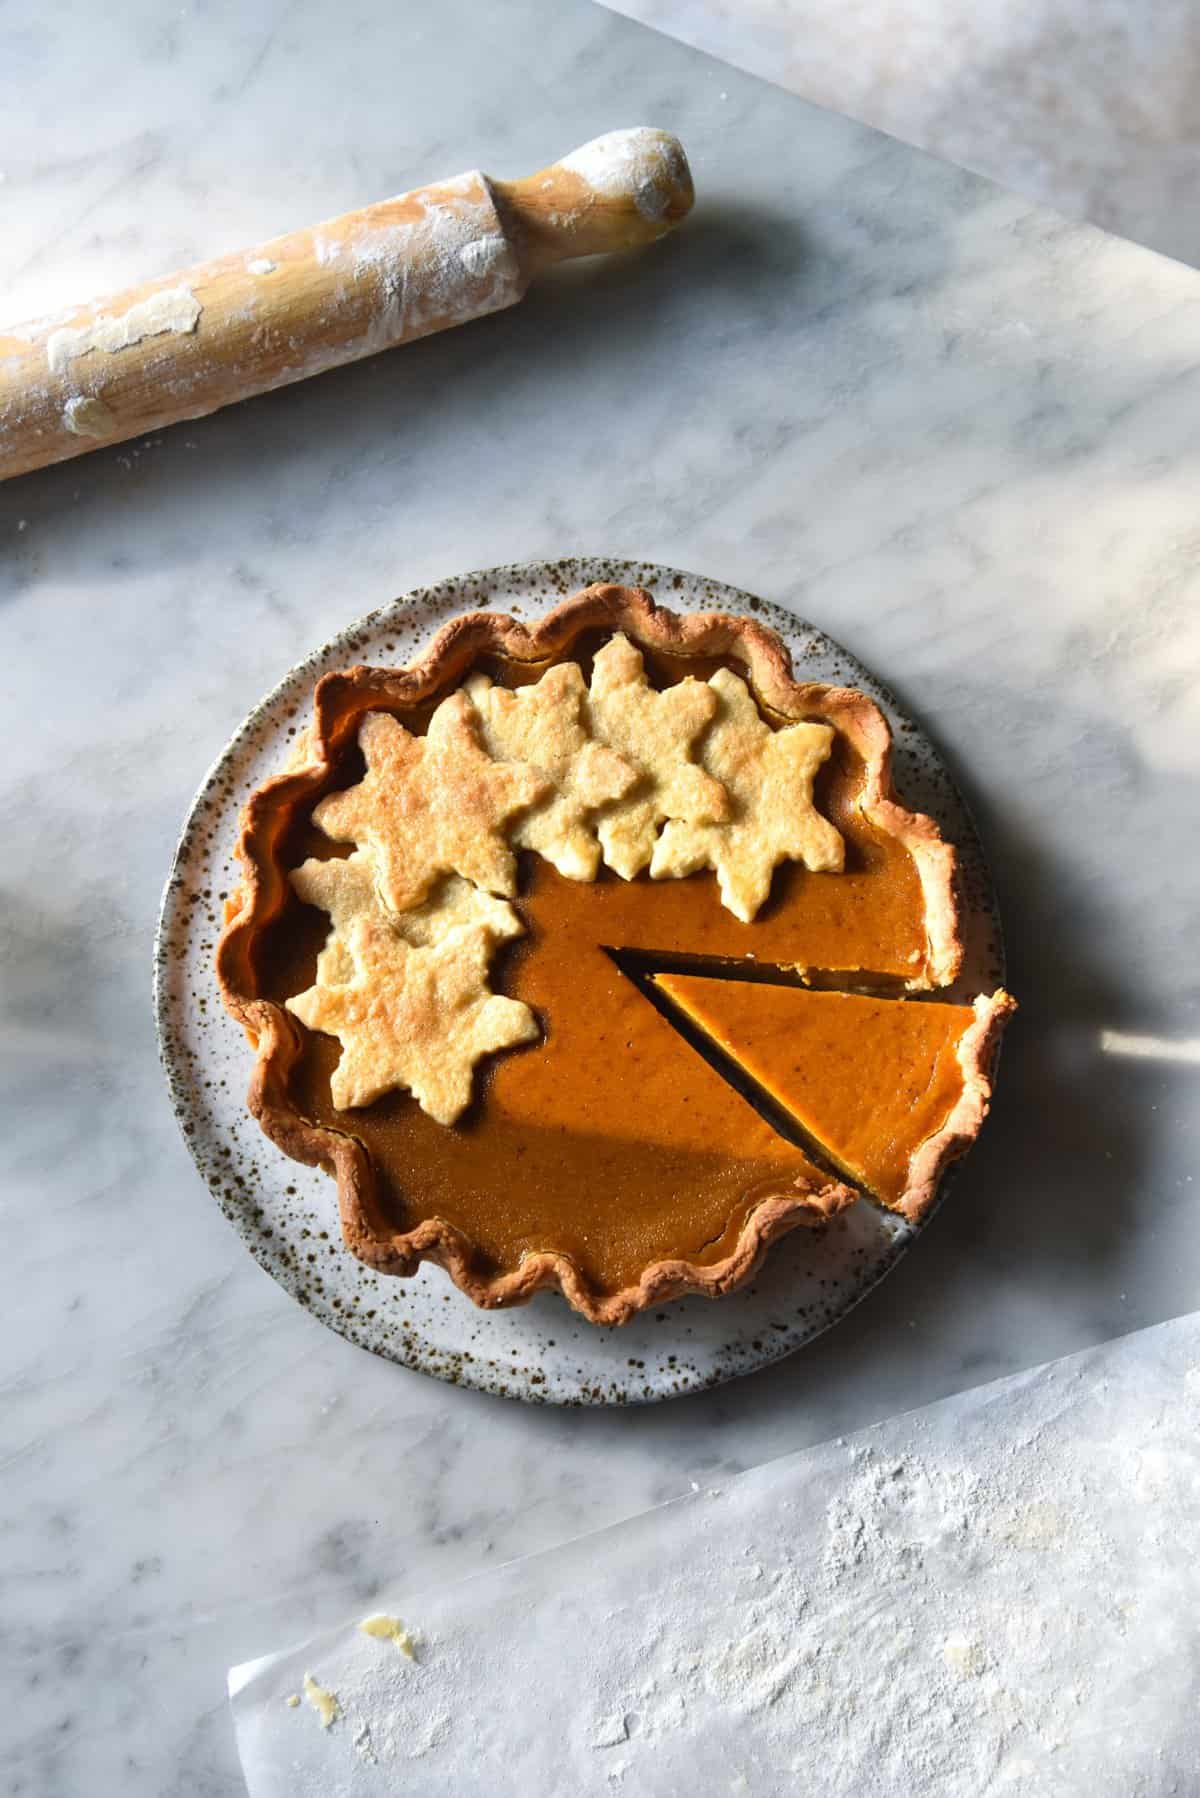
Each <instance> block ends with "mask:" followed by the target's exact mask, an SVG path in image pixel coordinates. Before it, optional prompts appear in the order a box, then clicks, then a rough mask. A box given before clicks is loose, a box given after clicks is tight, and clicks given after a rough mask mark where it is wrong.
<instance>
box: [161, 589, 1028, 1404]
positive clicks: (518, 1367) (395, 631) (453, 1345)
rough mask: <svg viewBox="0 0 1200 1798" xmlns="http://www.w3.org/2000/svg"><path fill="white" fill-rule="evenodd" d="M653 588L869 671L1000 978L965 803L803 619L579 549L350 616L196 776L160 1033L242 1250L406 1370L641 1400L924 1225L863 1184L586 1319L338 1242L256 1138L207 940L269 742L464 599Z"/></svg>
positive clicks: (243, 1066)
mask: <svg viewBox="0 0 1200 1798" xmlns="http://www.w3.org/2000/svg"><path fill="white" fill-rule="evenodd" d="M597 580H611V581H620V582H623V583H626V584H629V585H640V586H644V587H648V588H650V589H651V590H652V591H653V592H654V593H655V594H656V596H657V597H659V598H660V599H662V600H664V601H665V602H666V603H667V604H669V605H672V606H675V607H677V608H678V609H679V610H681V611H690V610H693V609H697V608H714V607H715V608H717V609H719V610H722V611H729V612H740V613H746V612H753V613H755V614H756V615H757V616H758V617H760V618H761V619H762V620H763V621H764V622H765V623H767V624H770V625H772V626H773V627H774V628H775V630H777V631H778V632H779V633H780V635H781V636H782V637H783V638H784V640H785V642H786V643H787V644H788V646H789V647H790V649H791V651H792V654H793V657H794V658H795V660H796V663H797V665H798V667H800V668H801V669H802V671H803V675H804V677H805V678H806V679H812V680H822V681H830V682H837V683H844V684H847V685H851V686H857V687H862V688H865V689H866V691H867V692H869V693H870V694H872V696H873V697H874V698H875V699H877V700H878V701H879V703H880V704H881V705H882V706H883V708H884V710H885V711H886V712H887V714H888V716H889V718H890V719H891V722H892V725H893V728H894V729H895V732H896V741H897V753H896V779H897V786H898V788H899V790H900V793H901V794H902V796H903V797H904V798H905V799H906V800H907V801H908V802H909V803H910V804H912V805H914V806H916V807H919V808H920V809H922V810H926V811H928V812H930V813H931V814H932V815H933V817H935V818H936V819H937V820H938V822H939V824H940V825H941V826H942V828H943V830H944V831H945V833H946V835H947V836H948V837H949V839H950V841H951V842H953V843H956V844H957V845H958V846H959V849H960V852H961V854H962V858H963V865H964V883H963V890H964V893H965V895H966V899H967V909H968V913H969V917H968V924H969V929H968V945H967V958H966V965H965V967H964V972H963V978H962V980H961V981H960V983H959V988H958V989H956V991H961V993H962V994H963V995H967V994H970V993H974V992H979V991H981V990H985V989H990V988H991V987H992V986H994V985H995V984H997V983H998V981H999V979H1000V977H1001V974H1002V967H1001V951H1000V933H999V928H998V924H997V921H996V914H995V903H994V897H993V894H992V890H991V884H990V881H989V879H988V875H987V870H986V868H985V866H984V863H983V860H982V857H981V855H980V853H979V847H978V843H977V840H976V837H975V833H974V831H973V829H972V826H971V823H970V820H969V819H968V817H967V815H966V812H965V810H964V807H963V804H962V801H961V799H960V798H959V796H958V794H957V792H956V791H955V788H954V784H953V782H952V780H951V779H950V776H949V774H948V773H947V771H946V769H945V767H944V766H943V764H942V762H941V761H940V759H939V757H938V754H937V752H936V750H935V749H934V747H933V745H932V744H931V743H930V742H929V741H928V740H927V738H926V737H925V736H924V735H923V734H922V732H921V731H920V730H919V729H918V728H917V726H916V725H915V724H913V723H912V721H911V720H909V719H907V718H905V717H904V715H903V714H902V713H901V712H900V711H899V710H898V709H897V707H896V704H895V702H894V700H893V699H892V697H891V695H890V694H888V693H887V692H886V691H885V690H884V689H882V688H881V687H880V686H879V684H878V682H877V681H875V680H874V679H873V678H872V677H871V676H870V675H869V674H868V673H867V672H866V670H865V669H864V668H862V667H861V666H860V665H859V664H858V663H857V662H855V661H854V659H853V657H851V656H849V655H847V654H846V652H845V651H844V650H842V649H840V648H839V647H838V646H837V644H836V643H833V642H831V641H830V639H829V638H828V637H826V636H823V635H822V634H821V632H819V631H817V630H815V629H814V628H813V626H812V625H809V624H805V623H803V622H802V621H801V620H799V619H797V618H795V617H794V616H792V614H791V613H789V612H785V611H782V610H781V609H780V608H779V607H777V606H772V605H767V604H765V603H764V602H763V601H761V600H758V599H754V598H752V597H751V596H750V595H749V594H746V593H740V592H738V591H737V590H736V589H735V588H731V587H725V586H722V585H720V584H719V583H717V582H714V581H706V580H703V579H701V578H700V577H698V576H696V575H690V574H682V573H679V572H677V571H676V570H674V569H668V568H659V567H656V566H653V565H651V564H645V563H635V562H621V561H615V562H602V561H599V560H594V559H573V560H569V561H563V562H553V563H532V564H528V565H517V566H512V567H508V568H495V569H489V570H486V571H484V572H483V573H481V574H470V575H465V576H462V577H459V578H457V579H453V580H447V581H443V582H441V583H440V584H439V585H438V586H436V587H426V588H422V589H420V590H419V591H417V592H415V593H410V594H407V595H405V597H404V598H402V599H397V600H394V601H393V602H392V603H391V604H390V605H387V606H383V607H382V608H381V609H380V610H379V611H378V612H372V613H371V614H369V616H368V617H366V618H362V619H360V620H359V621H358V623H356V624H353V625H351V626H350V627H349V628H348V629H347V630H345V631H343V632H342V634H341V635H340V636H338V637H335V638H334V639H333V641H332V642H331V643H328V644H326V645H325V647H324V648H323V649H318V650H316V651H315V652H314V653H313V654H312V655H310V656H308V657H306V659H305V660H304V661H302V662H300V663H298V664H297V666H296V667H295V668H293V669H292V671H291V673H290V674H288V675H287V677H286V678H285V679H284V680H283V681H282V682H281V683H280V684H279V686H277V687H276V688H275V690H274V692H273V693H270V694H268V695H267V697H266V698H265V699H264V700H263V701H262V702H261V704H259V705H258V706H256V707H255V709H254V711H253V712H251V714H250V716H249V718H247V720H246V722H245V723H244V724H243V725H242V727H241V729H240V730H239V731H238V732H237V734H236V736H235V737H234V738H233V740H232V742H231V743H230V744H229V746H228V747H227V748H226V749H225V751H224V752H223V754H222V755H221V756H220V758H219V759H218V761H217V762H216V764H215V766H214V767H213V769H212V770H211V772H210V773H209V775H208V776H207V778H206V779H205V781H204V784H203V786H202V787H201V789H200V792H199V794H198V795H197V797H196V800H195V803H194V804H193V806H192V808H191V811H190V812H189V814H188V819H187V822H186V824H185V825H184V829H183V834H182V836H181V838H180V842H179V848H178V850H177V852H176V856H175V862H174V865H173V867H172V869H171V874H170V878H169V879H168V881H167V886H166V891H165V892H164V894H163V903H162V914H161V917H160V920H159V931H158V939H157V942H156V945H155V997H156V1004H157V1014H158V1030H159V1043H160V1048H161V1053H162V1060H163V1066H164V1068H165V1070H166V1076H167V1083H168V1086H169V1087H170V1091H171V1099H172V1103H173V1104H174V1107H175V1112H176V1116H177V1117H178V1119H179V1122H180V1126H181V1128H182V1130H183V1132H184V1135H185V1137H186V1139H187V1143H188V1147H189V1148H190V1150H191V1152H192V1155H193V1157H194V1159H195V1162H196V1165H197V1167H198V1168H199V1169H200V1172H201V1173H202V1174H203V1176H204V1178H205V1180H206V1181H207V1182H208V1185H209V1188H210V1189H211V1191H212V1194H213V1196H214V1198H215V1199H216V1200H217V1203H218V1204H219V1205H220V1207H221V1209H222V1211H223V1212H224V1213H225V1215H226V1217H227V1218H228V1219H229V1221H230V1222H231V1223H232V1224H233V1226H234V1228H235V1229H236V1230H237V1231H238V1233H239V1235H240V1236H241V1237H242V1239H243V1241H244V1242H245V1243H246V1245H247V1247H248V1248H249V1249H250V1252H251V1253H252V1254H253V1255H254V1257H255V1259H256V1260H257V1261H258V1262H259V1263H260V1264H261V1265H262V1266H263V1267H265V1268H266V1270H267V1272H268V1273H269V1274H271V1275H272V1276H273V1277H274V1278H275V1279H276V1280H278V1281H279V1283H280V1285H281V1286H283V1287H285V1288H286V1290H287V1291H288V1292H290V1293H291V1294H292V1296H293V1297H294V1298H296V1299H298V1300H299V1302H300V1303H301V1304H302V1305H304V1306H306V1307H307V1308H308V1310H310V1311H311V1312H312V1313H313V1314H314V1316H316V1317H319V1318H320V1319H321V1321H322V1323H326V1324H328V1325H329V1326H330V1328H331V1329H334V1330H338V1331H340V1332H341V1334H342V1335H343V1336H348V1337H349V1338H350V1340H351V1341H352V1342H357V1343H359V1344H360V1345H361V1346H362V1347H363V1348H366V1349H370V1350H372V1352H373V1353H375V1354H378V1355H386V1356H388V1357H390V1358H391V1359H392V1360H394V1361H399V1362H402V1363H403V1364H404V1365H405V1366H406V1367H413V1368H417V1369H419V1370H420V1371H421V1372H422V1373H429V1374H434V1375H435V1376H436V1377H437V1378H439V1379H443V1380H449V1381H450V1382H452V1383H453V1384H456V1385H464V1386H475V1387H478V1388H480V1389H481V1390H482V1391H486V1392H496V1393H502V1394H504V1395H505V1396H507V1397H510V1398H520V1399H525V1400H527V1401H529V1402H532V1403H538V1404H639V1403H647V1402H650V1401H653V1400H655V1399H663V1398H671V1397H674V1396H675V1395H676V1394H677V1393H682V1392H692V1391H695V1390H696V1389H697V1388H699V1387H704V1386H714V1385H717V1384H718V1383H719V1382H720V1381H722V1380H729V1379H733V1378H734V1377H735V1376H736V1375H738V1374H743V1373H748V1372H750V1371H751V1370H752V1369H754V1368H757V1367H762V1366H764V1365H765V1364H766V1363H768V1362H770V1361H775V1360H778V1359H779V1357H780V1356H782V1355H786V1354H790V1353H791V1351H792V1350H793V1349H797V1348H799V1347H800V1346H801V1345H802V1344H803V1343H806V1342H810V1341H811V1340H812V1339H813V1337H814V1336H817V1335H819V1334H820V1332H821V1331H822V1330H825V1329H827V1328H828V1327H829V1325H830V1324H832V1323H834V1322H836V1320H837V1319H838V1318H839V1317H842V1316H844V1314H845V1313H846V1312H847V1311H848V1310H849V1309H850V1307H851V1306H852V1305H854V1304H855V1303H856V1302H857V1301H858V1300H859V1299H860V1298H862V1296H863V1295H864V1293H866V1292H868V1291H869V1290H870V1288H871V1287H872V1286H874V1285H875V1283H876V1281H877V1280H879V1279H881V1278H882V1276H883V1275H884V1274H885V1273H886V1272H887V1271H888V1269H889V1268H890V1267H891V1266H892V1265H893V1264H894V1263H895V1262H896V1260H897V1259H898V1258H899V1257H900V1255H901V1254H903V1252H904V1250H905V1249H906V1248H907V1247H908V1246H909V1244H910V1243H911V1242H912V1240H913V1238H914V1237H915V1236H916V1235H917V1234H918V1233H919V1232H918V1231H917V1230H916V1229H914V1228H912V1227H911V1226H909V1225H906V1224H903V1223H901V1222H900V1221H899V1220H897V1219H896V1218H893V1217H891V1216H889V1215H887V1214H886V1213H884V1212H882V1211H880V1210H878V1209H877V1208H876V1207H874V1206H873V1205H870V1204H868V1203H866V1202H863V1203H860V1204H858V1205H855V1206H853V1207H852V1209H851V1210H850V1211H849V1212H847V1213H845V1214H844V1215H843V1216H842V1217H840V1218H838V1219H837V1220H836V1221H835V1222H834V1223H833V1224H832V1225H831V1226H830V1227H829V1228H828V1229H827V1230H826V1231H824V1232H820V1233H815V1234H814V1233H812V1232H810V1231H808V1230H797V1231H795V1232H794V1233H793V1234H792V1235H791V1236H789V1237H786V1238H785V1239H784V1240H783V1241H782V1242H779V1243H777V1244H776V1245H775V1247H774V1248H772V1250H771V1251H770V1254H769V1255H768V1257H767V1260H766V1263H765V1265H764V1267H763V1269H762V1271H761V1273H760V1274H759V1275H758V1277H757V1278H756V1280H755V1281H754V1283H753V1284H752V1285H751V1286H748V1287H747V1288H745V1290H744V1291H742V1292H739V1293H735V1294H733V1295H732V1296H731V1297H729V1298H724V1299H720V1300H718V1301H716V1302H713V1301H712V1300H706V1299H698V1298H690V1299H682V1300H679V1301H677V1302H675V1303H673V1304H669V1305H665V1306H664V1307H663V1308H662V1309H661V1310H659V1311H653V1312H649V1313H644V1314H642V1315H640V1316H639V1317H637V1318H636V1319H635V1320H634V1321H633V1322H632V1323H630V1324H627V1325H626V1326H625V1327H624V1328H623V1329H620V1330H602V1329H597V1328H595V1327H594V1326H593V1325H591V1324H588V1323H585V1322H584V1321H583V1320H582V1319H581V1318H579V1317H578V1316H577V1315H576V1314H575V1312H573V1311H571V1310H570V1309H569V1308H568V1306H567V1305H566V1304H565V1302H564V1301H563V1300H562V1299H561V1298H559V1297H558V1295H557V1294H553V1293H540V1294H539V1295H538V1296H537V1297H536V1298H535V1299H534V1300H533V1302H532V1303H531V1304H529V1305H527V1306H524V1307H522V1308H519V1309H516V1310H513V1311H493V1312H484V1311H479V1310H477V1309H476V1308H475V1306H473V1305H472V1304H471V1302H470V1300H469V1299H467V1298H465V1297H464V1296H463V1294H461V1293H460V1292H459V1291H458V1290H457V1288H456V1287H454V1286H453V1285H452V1284H451V1283H450V1281H449V1279H448V1278H447V1276H446V1275H445V1274H444V1273H443V1272H442V1271H441V1269H440V1268H437V1267H430V1266H425V1267H422V1268H421V1270H420V1271H419V1273H418V1274H417V1275H416V1277H415V1278H413V1279H411V1280H399V1279H394V1278H389V1277H387V1276H385V1275H381V1274H377V1273H374V1272H373V1271H372V1270H371V1269H370V1268H367V1267H364V1266H363V1265H362V1263H361V1262H359V1261H356V1260H355V1259H354V1257H353V1256H352V1255H349V1254H348V1253H347V1252H346V1251H345V1249H343V1247H342V1244H341V1236H340V1231H339V1228H338V1218H337V1205H336V1199H335V1194H334V1187H333V1183H332V1181H331V1180H330V1179H328V1178H327V1177H326V1176H325V1175H324V1174H321V1173H320V1172H318V1171H317V1170H316V1169H314V1168H307V1167H302V1166H300V1164H299V1163H297V1162H294V1161H289V1160H288V1159H287V1158H286V1156H284V1155H283V1154H282V1153H281V1152H280V1151H279V1150H278V1149H276V1148H275V1147H274V1145H273V1144H272V1143H270V1142H268V1140H267V1138H266V1137H265V1136H263V1135H262V1134H261V1132H260V1131H259V1129H258V1126H257V1124H255V1123H254V1121H253V1119H252V1118H251V1117H250V1116H249V1114H248V1113H247V1112H246V1110H245V1108H244V1104H243V1094H244V1092H245V1088H246V1083H247V1080H248V1078H249V1072H250V1052H249V1049H248V1048H247V1045H246V1041H245V1038H244V1037H243V1035H242V1032H241V1031H240V1029H239V1028H238V1027H237V1025H236V1024H234V1023H233V1022H232V1020H231V1019H230V1018H229V1017H227V1015H226V1013H225V1011H224V1010H223V1008H222V1005H221V1001H220V997H219V995H218V993H217V988H216V983H215V979H214V976H213V950H214V946H215V943H216V939H217V935H218V933H219V930H220V923H221V904H222V898H223V895H224V893H225V892H226V891H227V890H228V889H229V887H230V886H231V885H232V882H233V873H234V871H233V865H232V861H231V851H232V847H233V844H234V841H235V839H236V836H237V825H238V814H239V812H240V810H241V807H242V805H243V803H244V801H245V799H246V797H247V795H248V794H249V793H250V792H251V791H252V790H253V788H254V787H256V786H257V785H258V784H259V783H260V781H262V780H263V779H264V778H265V777H266V776H267V775H268V774H270V773H272V772H273V771H274V770H275V769H276V768H277V767H278V766H279V764H280V762H281V761H282V760H283V757H284V755H285V753H286V751H287V747H288V745H289V743H290V741H291V739H292V737H294V735H295V734H296V731H297V729H298V728H299V726H300V724H301V723H302V722H303V720H304V717H305V714H306V713H307V710H308V707H309V702H310V699H311V694H312V688H313V684H314V682H315V681H316V680H317V679H318V678H319V677H320V676H321V675H322V674H324V673H326V671H327V670H329V669H331V668H341V667H345V666H347V665H348V664H350V663H353V662H360V661H368V662H370V661H375V662H384V663H405V662H410V661H412V660H413V659H414V657H416V656H417V655H418V654H419V653H420V652H421V650H422V649H423V648H424V646H425V644H426V643H427V642H428V640H429V638H430V637H431V636H432V635H433V633H434V631H435V630H436V629H437V628H438V626H439V625H441V624H443V623H444V622H445V620H446V619H448V618H451V617H453V616H454V615H455V614H457V613H459V612H463V611H467V610H471V609H473V608H476V607H483V606H487V607H492V608H494V609H496V610H498V611H505V612H516V613H518V614H520V615H523V616H525V617H527V618H528V617H533V616H536V615H537V614H539V613H541V612H544V611H546V610H548V609H549V607H551V606H552V605H554V604H556V603H557V602H558V601H559V600H560V599H562V598H563V597H564V596H565V595H566V594H568V593H571V592H574V591H575V589H576V588H578V587H583V586H586V585H587V584H588V583H589V582H590V581H597Z"/></svg>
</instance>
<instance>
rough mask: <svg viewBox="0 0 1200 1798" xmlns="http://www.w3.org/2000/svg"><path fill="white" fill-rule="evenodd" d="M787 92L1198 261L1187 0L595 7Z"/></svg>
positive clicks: (632, 2)
mask: <svg viewBox="0 0 1200 1798" xmlns="http://www.w3.org/2000/svg"><path fill="white" fill-rule="evenodd" d="M607 4H608V5H610V6H613V7H615V8H616V10H617V11H618V12H622V13H625V14H627V15H628V17H630V18H633V19H640V20H641V21H642V22H643V23H644V24H647V25H653V26H654V27H655V28H656V30H659V31H668V32H670V33H671V34H672V35H673V36H674V37H678V38H682V40H683V41H684V43H687V44H694V45H695V46H696V48H697V49H700V50H706V51H707V52H708V54H709V55H710V56H720V57H723V58H725V59H726V60H727V61H729V62H732V63H735V64H736V65H737V67H738V68H740V69H747V70H749V71H750V73H751V74H755V75H762V76H764V77H765V78H766V79H767V80H769V81H778V82H779V83H780V84H781V85H782V86H784V87H786V88H789V89H790V90H791V92H792V93H794V94H800V95H801V96H802V98H804V99H805V100H814V101H816V103H817V104H818V105H820V106H828V107H831V108H832V109H833V110H834V111H835V112H844V113H848V114H849V115H850V117H851V118H852V119H862V120H863V122H864V123H865V124H868V125H874V126H875V127H876V128H877V129H878V130H880V131H889V132H891V134H892V135H893V136H894V137H898V138H901V139H902V140H903V142H904V143H907V144H916V145H917V146H918V147H919V148H920V149H922V150H931V151H932V152H933V153H934V154H935V155H937V156H944V157H947V158H948V159H949V160H950V161H952V162H958V163H961V164H962V165H963V167H964V168H969V169H975V170H976V171H977V172H978V173H979V174H981V175H988V176H990V177H991V179H992V180H993V181H1000V182H1003V184H1004V185H1005V186H1006V187H1012V188H1015V189H1016V190H1017V191H1018V192H1019V193H1024V194H1029V195H1030V196H1031V197H1032V198H1034V199H1038V200H1041V201H1043V202H1044V203H1045V204H1047V205H1050V206H1056V207H1058V208H1059V210H1060V211H1062V212H1065V213H1067V214H1069V216H1071V217H1072V218H1088V219H1091V220H1092V221H1093V223H1095V224H1098V225H1103V226H1104V227H1105V228H1106V229H1107V230H1109V231H1118V232H1120V234H1121V235H1122V236H1123V237H1131V238H1132V239H1133V240H1134V242H1135V243H1144V244H1150V245H1151V246H1152V247H1153V248H1154V249H1156V250H1163V251H1165V252H1166V253H1167V254H1168V255H1171V256H1179V257H1182V258H1183V259H1184V260H1185V261H1187V262H1191V263H1196V262H1200V207H1198V206H1197V205H1196V189H1197V185H1198V184H1200V139H1198V138H1197V135H1196V127H1195V116H1196V108H1195V93H1196V74H1197V69H1198V68H1200V9H1197V7H1196V6H1195V5H1194V4H1193V3H1192V0H1153V3H1152V4H1147V0H1021V4H1019V5H1016V4H1014V3H1013V0H838V4H837V5H836V6H830V5H829V4H828V0H607Z"/></svg>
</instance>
